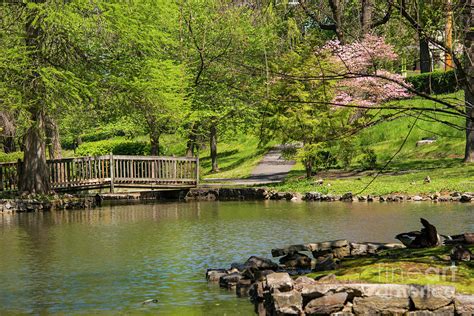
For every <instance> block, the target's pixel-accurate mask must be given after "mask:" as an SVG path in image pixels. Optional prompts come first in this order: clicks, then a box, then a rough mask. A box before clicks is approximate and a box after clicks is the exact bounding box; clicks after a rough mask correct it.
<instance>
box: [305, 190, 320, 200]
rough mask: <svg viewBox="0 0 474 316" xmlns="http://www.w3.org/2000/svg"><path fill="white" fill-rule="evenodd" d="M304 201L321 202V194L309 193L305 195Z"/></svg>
mask: <svg viewBox="0 0 474 316" xmlns="http://www.w3.org/2000/svg"><path fill="white" fill-rule="evenodd" d="M303 200H305V201H319V200H321V193H319V192H307V193H306V194H305V195H304V197H303Z"/></svg>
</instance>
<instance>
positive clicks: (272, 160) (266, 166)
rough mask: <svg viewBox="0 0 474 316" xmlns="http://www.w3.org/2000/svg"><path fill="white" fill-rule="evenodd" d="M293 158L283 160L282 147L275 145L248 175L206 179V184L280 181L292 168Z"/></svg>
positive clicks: (255, 183) (260, 183)
mask: <svg viewBox="0 0 474 316" xmlns="http://www.w3.org/2000/svg"><path fill="white" fill-rule="evenodd" d="M294 164H295V162H294V161H293V160H285V159H284V158H283V157H282V147H281V146H277V147H274V148H273V149H271V150H270V151H268V152H267V153H266V154H265V156H263V159H262V160H261V161H260V162H259V163H258V165H257V166H255V168H254V169H253V170H252V173H251V175H250V177H248V178H246V179H207V180H205V182H206V184H211V182H219V183H225V184H229V185H263V184H269V183H278V182H282V181H283V180H284V179H285V177H286V176H287V175H288V173H289V172H290V171H291V169H292V168H293V165H294Z"/></svg>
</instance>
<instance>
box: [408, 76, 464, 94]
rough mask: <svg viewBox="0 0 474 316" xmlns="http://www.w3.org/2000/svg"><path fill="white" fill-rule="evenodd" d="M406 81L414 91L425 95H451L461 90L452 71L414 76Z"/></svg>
mask: <svg viewBox="0 0 474 316" xmlns="http://www.w3.org/2000/svg"><path fill="white" fill-rule="evenodd" d="M406 81H407V82H408V83H410V84H411V85H413V88H414V89H415V90H416V91H418V92H422V93H427V94H442V93H453V92H456V91H457V90H459V89H460V88H461V87H460V85H459V82H458V78H457V74H456V71H454V70H450V71H435V72H430V73H423V74H419V75H414V76H411V77H408V78H406Z"/></svg>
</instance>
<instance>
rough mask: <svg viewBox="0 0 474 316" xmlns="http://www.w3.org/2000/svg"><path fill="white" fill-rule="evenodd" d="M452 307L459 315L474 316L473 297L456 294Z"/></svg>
mask: <svg viewBox="0 0 474 316" xmlns="http://www.w3.org/2000/svg"><path fill="white" fill-rule="evenodd" d="M454 306H455V308H456V313H457V314H459V315H474V295H464V294H456V297H455V298H454Z"/></svg>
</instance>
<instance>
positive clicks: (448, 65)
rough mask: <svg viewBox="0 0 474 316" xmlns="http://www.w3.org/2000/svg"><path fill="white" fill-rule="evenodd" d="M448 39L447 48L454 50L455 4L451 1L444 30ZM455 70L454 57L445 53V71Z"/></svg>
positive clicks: (448, 1)
mask: <svg viewBox="0 0 474 316" xmlns="http://www.w3.org/2000/svg"><path fill="white" fill-rule="evenodd" d="M444 34H445V38H446V40H445V41H446V42H445V44H446V47H448V48H449V49H451V50H452V49H453V4H452V2H451V0H447V1H446V27H445V29H444ZM453 68H454V62H453V56H451V54H450V53H448V52H445V53H444V70H445V71H448V70H451V69H453Z"/></svg>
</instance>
